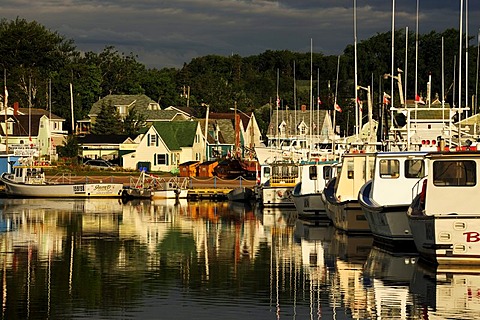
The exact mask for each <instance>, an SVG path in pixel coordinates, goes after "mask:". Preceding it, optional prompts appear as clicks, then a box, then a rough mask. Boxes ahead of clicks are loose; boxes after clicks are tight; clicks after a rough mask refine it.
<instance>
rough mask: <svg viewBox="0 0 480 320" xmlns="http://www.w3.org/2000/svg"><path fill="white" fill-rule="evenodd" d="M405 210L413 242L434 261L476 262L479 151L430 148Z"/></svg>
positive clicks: (479, 255)
mask: <svg viewBox="0 0 480 320" xmlns="http://www.w3.org/2000/svg"><path fill="white" fill-rule="evenodd" d="M425 157H426V159H427V160H428V172H429V174H428V176H427V177H425V178H424V179H422V180H421V182H420V183H419V184H418V188H419V189H421V192H420V193H419V194H418V195H417V196H416V197H415V198H414V200H413V201H412V203H411V205H410V207H409V208H408V211H407V217H408V222H409V225H410V229H411V230H412V234H413V239H414V242H415V246H416V248H417V250H418V251H419V253H420V254H421V255H422V257H424V258H425V259H427V260H430V261H433V262H436V263H438V264H441V265H442V264H460V265H463V264H466V265H480V219H479V217H480V207H479V206H478V204H477V202H478V201H477V199H478V195H479V193H480V184H479V183H478V182H479V181H480V152H476V151H459V152H444V151H442V152H434V153H429V154H427V155H426V156H425Z"/></svg>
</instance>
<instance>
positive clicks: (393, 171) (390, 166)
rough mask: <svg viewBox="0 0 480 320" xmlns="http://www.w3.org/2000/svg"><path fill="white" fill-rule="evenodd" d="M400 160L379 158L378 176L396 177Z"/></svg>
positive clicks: (398, 172)
mask: <svg viewBox="0 0 480 320" xmlns="http://www.w3.org/2000/svg"><path fill="white" fill-rule="evenodd" d="M399 176H400V161H398V160H395V159H387V160H380V178H398V177H399Z"/></svg>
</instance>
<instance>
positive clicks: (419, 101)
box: [415, 94, 425, 104]
mask: <svg viewBox="0 0 480 320" xmlns="http://www.w3.org/2000/svg"><path fill="white" fill-rule="evenodd" d="M415 103H418V104H425V101H423V99H422V98H421V97H420V96H419V95H418V94H417V95H415Z"/></svg>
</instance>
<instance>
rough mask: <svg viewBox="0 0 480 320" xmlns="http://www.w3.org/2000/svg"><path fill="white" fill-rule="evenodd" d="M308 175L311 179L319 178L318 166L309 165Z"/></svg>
mask: <svg viewBox="0 0 480 320" xmlns="http://www.w3.org/2000/svg"><path fill="white" fill-rule="evenodd" d="M308 175H309V177H310V180H317V176H318V174H317V166H310V167H308Z"/></svg>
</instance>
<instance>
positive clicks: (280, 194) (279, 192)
mask: <svg viewBox="0 0 480 320" xmlns="http://www.w3.org/2000/svg"><path fill="white" fill-rule="evenodd" d="M277 196H278V197H279V198H281V197H283V192H282V190H278V191H277Z"/></svg>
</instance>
